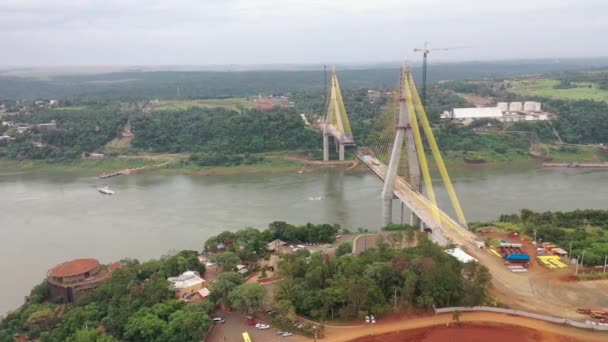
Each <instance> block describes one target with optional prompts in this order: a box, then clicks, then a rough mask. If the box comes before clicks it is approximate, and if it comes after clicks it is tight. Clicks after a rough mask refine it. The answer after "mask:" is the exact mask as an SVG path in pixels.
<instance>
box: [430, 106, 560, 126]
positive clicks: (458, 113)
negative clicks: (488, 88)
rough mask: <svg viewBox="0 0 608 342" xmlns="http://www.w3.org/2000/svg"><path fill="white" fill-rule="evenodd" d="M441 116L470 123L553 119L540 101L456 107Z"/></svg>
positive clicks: (465, 123)
mask: <svg viewBox="0 0 608 342" xmlns="http://www.w3.org/2000/svg"><path fill="white" fill-rule="evenodd" d="M441 118H442V119H448V120H454V121H458V122H460V123H462V124H463V125H469V124H470V123H472V122H473V121H475V120H478V119H495V120H497V121H500V122H518V121H544V120H550V119H551V113H547V112H544V111H543V110H542V105H541V103H540V102H534V101H526V102H498V103H497V104H496V107H483V108H480V107H473V108H454V109H453V110H452V111H451V112H448V111H446V112H443V114H442V115H441Z"/></svg>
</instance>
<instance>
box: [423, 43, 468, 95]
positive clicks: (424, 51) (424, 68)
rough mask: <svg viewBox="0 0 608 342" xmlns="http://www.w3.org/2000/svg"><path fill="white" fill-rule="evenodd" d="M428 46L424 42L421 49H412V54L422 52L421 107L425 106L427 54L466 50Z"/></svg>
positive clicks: (457, 47)
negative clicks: (430, 47) (431, 47)
mask: <svg viewBox="0 0 608 342" xmlns="http://www.w3.org/2000/svg"><path fill="white" fill-rule="evenodd" d="M428 45H429V43H428V42H424V47H423V48H415V49H414V52H422V104H423V105H424V104H426V59H427V57H428V55H429V52H431V51H448V50H454V49H463V48H467V46H454V47H447V48H434V49H429V47H428Z"/></svg>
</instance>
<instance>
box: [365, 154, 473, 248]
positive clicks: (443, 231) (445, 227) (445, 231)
mask: <svg viewBox="0 0 608 342" xmlns="http://www.w3.org/2000/svg"><path fill="white" fill-rule="evenodd" d="M359 159H360V160H361V161H363V162H364V163H365V164H366V165H367V166H368V167H369V168H370V169H371V170H372V171H373V172H374V173H375V174H376V175H377V176H378V177H379V178H380V179H382V181H384V177H385V176H386V170H387V166H386V165H385V164H384V163H382V162H381V161H379V160H378V159H376V158H375V157H373V156H369V155H363V156H359ZM395 196H397V198H399V200H401V201H402V202H403V203H404V204H405V205H406V206H407V207H408V208H409V209H410V211H412V212H413V213H414V214H415V215H416V216H417V217H419V218H420V220H421V221H422V222H424V224H425V225H426V226H427V227H429V228H431V229H432V230H433V233H435V232H436V230H439V233H440V235H441V236H443V237H444V238H446V239H448V240H451V241H452V242H455V243H458V244H464V243H466V242H469V243H471V242H474V240H475V235H474V234H473V233H471V232H470V231H469V230H468V229H467V228H466V227H464V226H462V225H461V224H460V223H458V222H456V221H454V220H453V219H452V218H451V217H450V216H449V215H448V214H446V213H445V212H444V211H442V210H441V209H439V208H437V207H436V206H435V205H434V204H433V203H432V202H431V201H430V200H429V199H427V198H426V197H425V196H424V195H423V194H421V193H420V192H418V191H416V190H414V189H412V188H411V186H410V185H409V184H408V183H407V182H406V181H405V180H404V179H403V178H402V177H397V180H396V181H395ZM434 208H436V210H437V214H438V217H439V220H437V219H436V218H435V215H434V213H433V210H434Z"/></svg>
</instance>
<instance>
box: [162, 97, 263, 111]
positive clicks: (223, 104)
mask: <svg viewBox="0 0 608 342" xmlns="http://www.w3.org/2000/svg"><path fill="white" fill-rule="evenodd" d="M191 107H198V108H218V107H219V108H225V109H230V110H236V111H241V109H249V108H251V107H252V106H251V101H249V100H248V99H246V98H229V99H204V100H166V101H160V103H159V105H158V106H157V107H156V108H155V110H165V111H172V110H185V109H188V108H191Z"/></svg>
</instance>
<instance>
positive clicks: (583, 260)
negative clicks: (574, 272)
mask: <svg viewBox="0 0 608 342" xmlns="http://www.w3.org/2000/svg"><path fill="white" fill-rule="evenodd" d="M584 262H585V250H583V257H582V258H581V266H585V265H584V264H583V263H584Z"/></svg>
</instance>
